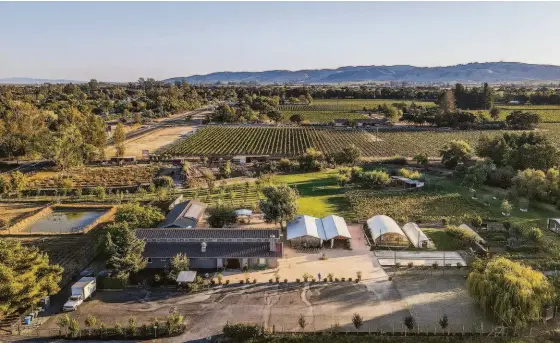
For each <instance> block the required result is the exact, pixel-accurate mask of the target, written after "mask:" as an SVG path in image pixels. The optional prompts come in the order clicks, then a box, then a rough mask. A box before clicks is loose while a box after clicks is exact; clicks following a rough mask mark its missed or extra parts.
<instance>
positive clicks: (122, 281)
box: [97, 276, 128, 289]
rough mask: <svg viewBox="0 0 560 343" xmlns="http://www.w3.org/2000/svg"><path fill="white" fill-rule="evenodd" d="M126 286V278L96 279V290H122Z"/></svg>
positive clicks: (104, 277) (106, 277)
mask: <svg viewBox="0 0 560 343" xmlns="http://www.w3.org/2000/svg"><path fill="white" fill-rule="evenodd" d="M127 284H128V277H122V276H121V277H118V276H115V277H109V276H100V277H98V278H97V288H99V289H124V288H125V287H126V285H127Z"/></svg>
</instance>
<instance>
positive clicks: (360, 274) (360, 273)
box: [356, 270, 362, 279]
mask: <svg viewBox="0 0 560 343" xmlns="http://www.w3.org/2000/svg"><path fill="white" fill-rule="evenodd" d="M356 278H357V279H361V278H362V272H361V271H359V270H358V271H357V272H356Z"/></svg>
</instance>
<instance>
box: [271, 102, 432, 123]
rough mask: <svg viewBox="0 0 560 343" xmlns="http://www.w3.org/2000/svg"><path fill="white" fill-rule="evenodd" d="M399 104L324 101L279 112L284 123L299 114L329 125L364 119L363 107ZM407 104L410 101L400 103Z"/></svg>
mask: <svg viewBox="0 0 560 343" xmlns="http://www.w3.org/2000/svg"><path fill="white" fill-rule="evenodd" d="M395 102H401V101H399V100H386V99H343V100H339V99H325V100H321V99H318V100H315V101H313V103H312V104H310V105H298V104H294V105H291V104H290V105H280V111H281V112H282V113H283V114H284V118H283V119H282V120H283V121H284V122H289V121H290V116H291V115H293V114H301V115H303V117H304V120H306V121H308V122H310V123H330V122H332V121H334V120H335V119H364V118H368V116H367V115H365V114H364V113H361V111H363V109H364V107H367V108H369V109H371V108H373V107H377V106H378V105H382V104H392V103H395ZM402 102H405V103H407V104H410V103H412V101H402ZM415 103H416V104H419V105H423V106H435V104H434V103H433V102H422V101H417V102H415Z"/></svg>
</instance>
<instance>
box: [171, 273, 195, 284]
mask: <svg viewBox="0 0 560 343" xmlns="http://www.w3.org/2000/svg"><path fill="white" fill-rule="evenodd" d="M194 280H196V272H195V271H193V270H187V271H182V272H180V273H179V275H177V280H176V281H177V283H178V284H185V283H192V282H194Z"/></svg>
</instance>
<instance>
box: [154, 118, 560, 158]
mask: <svg viewBox="0 0 560 343" xmlns="http://www.w3.org/2000/svg"><path fill="white" fill-rule="evenodd" d="M539 130H540V132H542V133H543V134H545V135H546V136H548V137H549V138H550V139H551V140H552V141H553V142H555V143H556V144H560V124H552V123H546V124H541V125H540V126H539ZM503 132H504V131H445V132H442V131H416V132H380V133H375V132H373V131H372V132H371V133H370V132H366V131H364V130H357V129H333V128H312V127H234V126H212V127H206V128H204V129H201V130H199V131H198V132H197V133H196V134H194V135H192V136H190V137H189V138H186V139H185V140H182V141H179V142H178V143H176V144H175V145H173V146H171V147H169V148H168V149H167V150H166V151H165V152H164V153H165V154H170V155H172V156H233V155H271V156H286V157H296V156H300V155H301V154H303V153H304V152H305V150H306V149H307V148H309V147H313V148H316V149H317V150H320V151H322V152H324V153H334V152H338V151H340V150H341V149H342V148H344V147H346V146H349V145H350V144H354V145H356V146H357V147H358V148H359V149H360V150H361V151H362V154H363V156H364V157H390V156H395V155H401V156H406V157H412V156H414V155H417V154H419V153H426V154H428V155H429V156H431V157H436V156H438V155H439V150H440V149H441V148H442V147H443V146H444V145H445V144H446V143H447V142H449V141H451V140H457V139H461V140H465V141H467V142H469V143H470V144H471V145H472V146H475V145H476V144H477V142H478V139H479V138H480V137H481V136H482V135H490V136H494V135H500V134H502V133H503ZM376 137H377V138H376Z"/></svg>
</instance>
